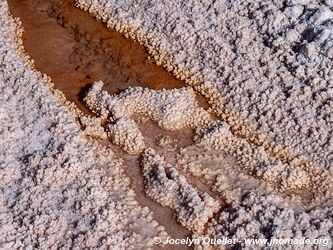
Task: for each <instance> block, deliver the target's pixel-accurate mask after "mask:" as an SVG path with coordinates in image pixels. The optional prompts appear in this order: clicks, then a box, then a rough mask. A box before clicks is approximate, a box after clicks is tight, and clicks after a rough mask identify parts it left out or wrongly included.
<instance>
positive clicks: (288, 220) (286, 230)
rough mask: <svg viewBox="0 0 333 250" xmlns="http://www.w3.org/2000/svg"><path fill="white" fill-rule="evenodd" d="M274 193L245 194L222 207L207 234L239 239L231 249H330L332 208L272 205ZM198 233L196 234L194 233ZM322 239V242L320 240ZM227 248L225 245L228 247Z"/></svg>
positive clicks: (274, 198)
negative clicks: (248, 242) (284, 241)
mask: <svg viewBox="0 0 333 250" xmlns="http://www.w3.org/2000/svg"><path fill="white" fill-rule="evenodd" d="M276 202H278V197H275V196H260V195H257V194H255V193H252V192H250V193H248V194H246V195H245V196H244V197H243V199H242V201H241V202H240V203H238V204H234V205H233V206H231V207H229V208H227V209H225V210H223V211H222V212H221V214H220V216H219V218H218V219H217V220H215V219H214V220H212V221H211V222H210V223H209V225H208V228H207V231H206V234H207V235H209V237H211V238H213V239H221V240H223V238H224V237H228V238H234V239H237V240H240V242H239V243H237V244H236V245H234V246H233V247H234V248H232V249H235V248H236V249H281V250H286V249H307V250H311V249H322V250H324V249H332V247H333V244H332V238H333V235H332V229H333V219H332V218H333V217H332V209H331V208H324V209H323V208H318V209H314V210H312V211H311V212H309V213H305V212H298V211H295V210H293V209H291V208H288V207H281V206H277V205H274V203H276ZM197 237H198V236H197ZM272 238H273V239H299V240H300V239H302V238H306V239H309V240H311V241H313V240H315V239H317V240H322V244H299V245H292V244H280V245H279V244H276V245H273V246H271V247H269V246H266V245H246V244H245V243H244V241H243V240H244V239H267V240H268V241H269V240H270V239H272ZM323 240H325V242H323ZM196 249H204V250H207V249H225V248H224V247H223V246H215V247H213V246H207V245H206V246H205V245H203V246H197V247H196ZM227 249H228V248H227Z"/></svg>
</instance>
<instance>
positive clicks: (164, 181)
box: [142, 149, 220, 233]
mask: <svg viewBox="0 0 333 250" xmlns="http://www.w3.org/2000/svg"><path fill="white" fill-rule="evenodd" d="M142 173H143V177H144V180H145V192H146V194H147V195H148V196H149V197H150V198H151V199H153V200H154V201H156V202H158V203H160V204H161V205H163V206H168V207H171V208H172V209H173V210H174V211H175V215H176V218H177V221H178V222H179V223H180V224H181V225H183V226H184V227H186V228H187V229H189V230H191V231H192V232H195V233H203V231H204V228H205V224H206V223H207V222H208V221H209V219H211V218H212V217H213V215H214V214H215V213H216V212H218V210H219V209H220V204H219V202H218V201H217V200H215V199H213V198H212V197H211V196H209V195H208V194H207V193H204V192H199V191H197V190H196V189H195V188H194V187H192V186H191V185H190V184H189V183H188V182H187V181H186V178H185V177H184V176H182V175H180V174H179V173H178V171H177V170H176V169H175V168H174V167H172V166H171V165H170V164H168V163H167V162H166V161H165V160H164V158H163V157H161V156H160V155H158V154H157V153H156V152H155V151H154V150H153V149H147V150H145V151H144V153H143V157H142Z"/></svg>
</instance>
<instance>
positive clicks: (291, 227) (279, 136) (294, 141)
mask: <svg viewBox="0 0 333 250" xmlns="http://www.w3.org/2000/svg"><path fill="white" fill-rule="evenodd" d="M75 2H76V3H77V5H78V6H79V7H81V8H82V9H84V10H86V11H89V12H90V13H91V14H93V15H94V16H96V17H97V18H99V19H101V20H102V21H104V22H105V23H106V24H107V25H108V27H110V28H112V29H115V30H116V31H119V32H121V33H123V34H125V36H128V37H131V38H133V39H136V40H137V41H139V42H140V43H141V44H143V45H145V47H146V48H147V50H148V52H149V53H150V54H151V56H152V57H153V59H154V60H155V62H157V64H160V65H162V66H164V67H165V68H166V69H167V70H168V71H170V72H172V73H173V74H174V75H175V76H176V77H178V78H179V79H181V80H184V81H185V82H186V83H187V84H188V85H190V86H192V87H193V88H194V89H195V90H196V91H198V92H200V93H201V94H202V95H203V96H205V97H206V98H207V99H208V103H209V104H210V106H211V110H212V111H213V112H214V113H215V114H218V115H219V117H220V118H221V119H222V121H213V120H212V119H211V118H207V119H205V122H204V123H199V124H198V125H196V126H194V127H193V128H195V129H196V137H195V140H196V142H197V145H198V146H200V147H206V148H210V149H211V148H214V149H217V150H219V151H220V152H222V153H224V154H226V155H232V156H233V157H234V158H235V160H236V163H237V165H238V166H240V168H242V169H243V170H244V171H243V173H242V174H245V175H249V176H254V177H256V178H258V179H259V180H264V181H266V182H267V183H269V184H272V185H273V186H275V188H276V189H277V190H278V191H279V192H282V193H287V192H290V191H293V190H298V191H304V190H306V192H310V193H311V202H310V203H309V204H308V205H309V206H310V207H313V206H317V205H320V204H323V203H324V202H325V201H328V200H330V199H331V198H332V195H331V193H332V189H333V187H332V183H333V179H332V173H333V168H332V161H333V139H332V134H333V120H332V110H333V102H332V96H333V81H332V79H333V74H332V71H331V68H332V56H333V42H332V38H333V33H332V31H331V30H332V23H333V12H332V10H331V7H332V1H315V0H306V1H303V0H302V1H301V0H285V1H276V0H273V1H268V0H264V1H241V0H221V1H209V0H207V1H187V2H186V3H185V2H184V1H168V2H167V1H128V0H124V1H115V0H108V1H105V0H94V1H92V0H75ZM98 99H100V100H101V99H102V98H98ZM155 100H157V99H155ZM148 102H149V103H152V101H150V100H149V101H148ZM155 105H157V104H156V103H155ZM109 110H110V109H109ZM115 113H116V112H115ZM152 119H154V118H152ZM167 119H169V118H167ZM155 121H158V120H155ZM171 123H173V122H171ZM179 127H181V126H179ZM164 128H165V129H170V128H172V126H165V127H164ZM175 129H176V128H175ZM203 158H205V156H203ZM178 162H180V163H182V162H183V163H184V162H185V163H184V164H185V167H184V166H183V169H185V170H187V171H188V172H190V173H192V174H193V175H197V176H204V174H202V173H199V172H200V171H201V170H202V169H203V172H204V173H205V174H206V176H207V179H209V177H212V176H214V177H216V182H215V183H214V187H213V189H215V191H220V192H221V193H223V197H225V198H227V199H228V200H229V201H230V203H232V202H234V203H233V205H232V207H231V208H229V209H227V210H225V211H222V213H221V216H220V219H218V220H217V221H213V222H212V223H211V224H210V226H209V230H208V231H207V232H206V233H207V234H208V235H211V236H213V237H222V236H235V237H239V238H241V239H244V238H245V237H250V236H252V237H255V238H258V237H259V236H260V237H264V238H270V237H277V238H283V237H290V238H299V237H301V236H303V235H304V236H306V237H309V238H311V239H318V238H321V237H325V238H328V239H330V240H331V239H332V233H331V232H332V221H331V219H330V218H331V217H332V216H331V214H330V212H329V211H330V210H331V208H330V207H328V208H317V209H314V210H312V211H310V212H296V210H295V209H293V208H290V207H289V208H285V207H283V206H282V205H277V204H273V202H272V201H271V200H269V199H268V198H266V197H265V196H262V195H261V196H260V195H257V194H255V195H254V194H251V195H249V196H248V197H247V196H246V197H245V198H243V199H242V198H239V199H232V197H230V193H229V194H227V193H226V192H229V191H231V189H230V188H229V187H226V185H223V182H224V181H225V182H227V181H229V180H227V179H226V178H230V176H227V175H221V174H219V173H218V172H219V171H212V170H211V169H209V167H208V166H207V167H206V168H204V167H202V164H201V165H200V166H201V168H200V169H199V168H197V169H196V167H197V166H198V165H199V164H198V165H195V164H194V165H186V164H187V163H186V159H185V160H184V159H182V158H181V157H180V159H179V161H178ZM190 163H191V162H189V163H188V164H190ZM192 163H193V162H192ZM158 166H159V164H157V165H156V166H155V167H156V169H157V170H156V172H158V173H161V174H160V175H158V176H163V174H164V175H167V174H166V171H165V170H163V168H162V167H158ZM163 166H164V165H163ZM222 171H223V170H222ZM201 174H202V175H201ZM237 174H239V172H238V173H237ZM163 180H167V179H165V178H161V180H159V179H158V178H157V181H156V182H157V183H158V182H159V181H160V182H161V183H160V184H159V185H158V187H160V188H162V187H163V189H162V190H160V191H161V193H163V194H164V196H163V197H166V199H167V200H168V197H169V195H170V192H171V193H172V192H173V191H172V190H168V189H166V188H164V186H163V184H164V182H163ZM158 187H155V186H154V189H156V190H159V189H158ZM226 190H227V191H226ZM233 191H234V190H233ZM235 192H237V191H235ZM156 196H157V197H155V199H156V200H159V202H161V203H162V204H163V202H166V201H164V200H160V199H162V196H161V195H160V194H156ZM237 196H239V194H237ZM255 197H257V198H255ZM167 204H169V203H167ZM328 204H329V203H328ZM318 211H319V212H318ZM317 212H318V213H320V216H319V217H318V214H317ZM286 218H288V219H287V220H288V221H287V222H286ZM306 227H310V229H309V230H307V229H306ZM260 237H259V238H260ZM330 246H331V245H330ZM241 247H244V246H241ZM307 247H308V246H307ZM310 247H312V246H310Z"/></svg>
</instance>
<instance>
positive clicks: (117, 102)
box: [84, 82, 211, 154]
mask: <svg viewBox="0 0 333 250" xmlns="http://www.w3.org/2000/svg"><path fill="white" fill-rule="evenodd" d="M102 87H103V83H102V82H95V83H94V84H93V86H92V87H91V88H90V90H89V91H88V93H87V95H86V97H85V98H84V102H85V103H86V105H87V107H88V108H89V109H90V110H91V111H93V112H94V113H95V114H97V115H98V116H99V118H100V119H102V120H105V121H106V122H108V125H107V126H106V129H107V131H108V136H109V137H110V138H111V139H112V141H113V142H114V143H115V144H117V145H120V146H121V147H122V148H123V149H124V150H125V151H126V152H127V153H130V154H137V153H140V152H142V150H143V149H144V147H145V143H144V138H143V136H142V134H141V132H140V131H139V128H138V127H137V125H136V123H135V121H134V120H133V118H131V117H132V116H133V115H134V114H139V115H144V116H148V117H150V118H151V119H152V120H153V121H155V122H156V123H157V124H158V125H159V126H160V127H161V128H164V129H166V130H178V129H181V128H185V127H193V128H196V127H198V126H202V125H203V124H206V123H207V122H209V121H210V119H211V118H210V115H209V113H208V112H207V111H206V110H204V109H203V108H201V107H199V106H198V105H197V103H196V100H195V92H194V91H193V89H192V88H183V89H179V90H177V89H175V90H150V89H147V88H141V87H137V88H128V89H126V90H125V91H123V92H121V93H120V94H118V95H110V94H109V93H108V92H106V91H103V90H102Z"/></svg>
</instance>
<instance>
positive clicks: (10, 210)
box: [0, 1, 165, 249]
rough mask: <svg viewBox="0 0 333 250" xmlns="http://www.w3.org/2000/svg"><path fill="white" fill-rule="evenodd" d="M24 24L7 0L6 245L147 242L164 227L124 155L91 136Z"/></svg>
mask: <svg viewBox="0 0 333 250" xmlns="http://www.w3.org/2000/svg"><path fill="white" fill-rule="evenodd" d="M19 27H20V22H19V21H18V20H14V19H13V18H12V17H11V16H10V15H9V13H8V6H7V3H6V2H5V1H1V2H0V34H1V35H0V55H1V56H0V120H1V122H0V188H1V192H0V211H1V212H0V225H1V226H0V248H1V249H34V248H39V249H58V248H61V249H83V248H95V249H96V248H111V249H138V248H142V249H147V247H149V246H151V245H152V244H153V242H152V240H151V239H152V238H153V237H154V236H157V235H159V234H164V233H165V232H164V231H163V228H160V227H159V228H157V225H156V224H157V223H156V222H155V221H153V220H152V214H151V212H150V211H149V209H148V208H141V207H140V206H139V204H138V203H137V202H136V200H135V197H134V192H133V190H131V189H130V188H129V179H128V178H127V177H126V176H125V175H124V174H123V171H122V165H121V163H120V161H119V160H117V159H116V158H115V157H114V156H113V153H112V152H111V151H110V150H107V149H104V148H102V147H100V146H98V145H97V144H94V143H92V142H90V141H88V140H87V139H85V134H84V133H85V132H81V130H80V126H79V124H78V123H77V122H76V120H75V119H76V117H75V112H76V111H75V109H74V106H69V104H68V103H66V101H65V99H64V96H63V95H62V94H60V93H59V92H57V91H54V90H52V84H51V81H50V79H49V78H48V77H47V76H45V75H41V74H40V73H39V72H37V71H35V70H33V69H32V66H33V65H32V63H31V62H30V61H29V60H28V58H27V57H26V56H25V55H24V54H23V52H22V51H23V46H22V40H21V35H22V29H20V28H19ZM81 119H82V118H81ZM83 120H87V119H85V118H83ZM86 124H90V125H91V124H96V121H86ZM94 127H95V126H94Z"/></svg>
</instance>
